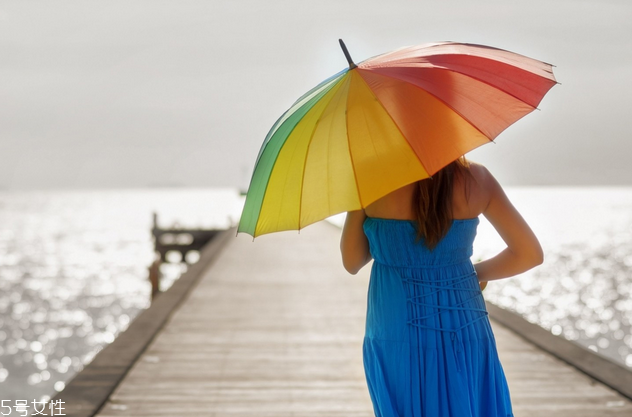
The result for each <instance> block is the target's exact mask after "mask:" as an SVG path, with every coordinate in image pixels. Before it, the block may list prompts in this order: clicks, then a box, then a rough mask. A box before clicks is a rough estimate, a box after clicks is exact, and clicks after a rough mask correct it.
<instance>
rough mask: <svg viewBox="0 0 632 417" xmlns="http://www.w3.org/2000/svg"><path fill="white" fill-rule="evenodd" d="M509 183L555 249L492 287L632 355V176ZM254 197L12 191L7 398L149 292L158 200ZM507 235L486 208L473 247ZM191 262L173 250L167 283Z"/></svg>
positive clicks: (45, 389)
mask: <svg viewBox="0 0 632 417" xmlns="http://www.w3.org/2000/svg"><path fill="white" fill-rule="evenodd" d="M507 194H508V195H509V197H510V199H511V201H512V202H513V203H514V204H515V205H516V207H517V208H518V209H519V211H520V212H521V213H522V215H523V216H524V217H525V219H526V220H527V222H528V223H529V224H530V225H531V227H532V228H533V230H534V232H535V233H536V235H537V236H538V238H539V239H540V241H541V243H542V246H543V248H544V252H545V262H544V264H543V265H541V266H539V267H537V268H535V269H534V270H532V271H529V272H528V273H525V274H522V275H519V276H516V277H512V278H508V279H504V280H499V281H493V282H490V283H489V285H488V287H487V289H486V290H485V291H484V295H485V297H486V299H487V300H489V301H491V302H493V303H495V304H497V305H499V306H501V307H503V308H507V309H510V310H512V311H515V312H517V313H519V314H520V315H522V316H523V317H525V318H526V319H527V320H529V321H530V322H533V323H537V324H539V325H540V326H542V327H543V328H545V329H547V330H549V331H551V332H552V333H553V334H556V335H559V336H561V337H566V338H567V339H570V340H573V341H574V342H577V343H580V344H582V345H584V346H587V347H589V348H590V349H592V350H594V351H596V352H599V353H601V354H604V355H606V356H608V357H609V358H610V359H612V360H614V361H616V362H618V363H621V364H623V365H624V366H629V367H632V336H631V328H630V323H631V322H632V298H631V296H630V294H631V293H632V188H606V187H599V188H548V187H533V188H526V187H514V188H507ZM242 206H243V198H242V197H240V196H239V194H238V192H237V191H236V190H233V189H142V190H106V191H63V192H60V191H48V192H2V193H0V400H11V401H12V402H10V403H11V404H13V401H15V400H18V399H28V400H29V403H30V401H32V400H33V399H44V400H45V399H48V398H50V397H52V396H53V395H54V394H55V393H56V392H57V391H59V390H61V389H63V388H64V386H65V384H66V383H67V382H68V381H69V380H70V379H72V377H73V376H74V375H75V374H76V373H77V372H79V371H80V370H81V369H83V367H84V366H85V365H86V364H87V363H89V362H90V361H91V360H92V358H93V357H94V356H95V355H96V354H97V353H98V352H99V351H100V350H101V349H102V348H103V347H104V346H106V345H107V344H109V343H111V342H112V341H113V340H114V339H115V338H116V336H117V335H118V334H119V333H120V332H122V331H124V330H125V329H126V328H127V326H128V325H129V323H130V322H131V321H132V320H133V319H134V317H136V316H137V315H138V313H139V312H140V311H142V310H143V309H145V308H147V307H148V306H149V304H150V292H151V286H150V284H149V282H148V280H147V267H148V266H149V264H151V262H152V260H153V257H154V254H153V243H152V237H151V233H150V231H151V225H152V224H151V221H152V212H157V213H158V214H159V222H160V225H161V226H162V227H168V226H172V225H175V224H176V223H177V224H179V225H180V226H186V227H200V228H227V227H230V226H232V225H235V224H236V223H237V221H238V218H239V214H240V212H241V207H242ZM342 220H344V219H343V217H341V216H337V217H335V218H332V219H331V221H332V222H334V223H336V222H337V223H338V224H340V222H341V221H342ZM296 238H297V239H301V236H300V235H298V234H297V235H296ZM503 248H504V244H503V241H502V239H500V237H499V236H498V235H497V234H496V232H495V231H494V229H493V227H492V226H491V225H490V224H489V223H488V222H487V221H486V220H485V218H484V217H482V216H481V224H480V225H479V228H478V235H477V238H476V241H475V244H474V256H473V260H474V261H477V260H481V259H486V258H488V257H490V256H493V255H495V254H496V253H497V252H499V251H500V250H502V249H503ZM185 269H186V267H185V266H183V265H168V264H164V265H163V267H162V271H161V272H162V274H163V281H162V283H161V285H162V288H161V289H162V290H165V289H167V288H168V287H169V286H170V285H171V283H172V282H173V281H174V280H175V279H177V277H178V276H179V275H180V273H181V272H182V271H183V270H185Z"/></svg>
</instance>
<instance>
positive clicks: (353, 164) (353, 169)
mask: <svg viewBox="0 0 632 417" xmlns="http://www.w3.org/2000/svg"><path fill="white" fill-rule="evenodd" d="M360 78H362V77H360ZM349 82H351V80H349ZM348 106H349V92H347V102H346V103H345V130H346V133H347V149H349V160H350V161H351V170H352V171H353V179H354V180H355V181H353V182H354V183H355V186H356V192H357V193H358V201H359V202H360V207H361V208H365V206H364V203H363V202H362V194H360V184H359V183H358V173H357V172H356V168H355V162H354V161H353V154H352V153H351V143H350V141H349V117H348V116H347V108H348Z"/></svg>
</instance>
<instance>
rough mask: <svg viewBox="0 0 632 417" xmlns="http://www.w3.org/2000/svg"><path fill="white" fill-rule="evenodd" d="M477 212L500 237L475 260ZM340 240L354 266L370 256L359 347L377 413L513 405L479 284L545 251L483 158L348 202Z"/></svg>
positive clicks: (470, 411) (482, 415)
mask: <svg viewBox="0 0 632 417" xmlns="http://www.w3.org/2000/svg"><path fill="white" fill-rule="evenodd" d="M480 214H483V215H484V216H485V217H486V218H487V219H488V220H489V222H490V223H491V224H492V225H493V226H494V228H495V229H496V230H497V231H498V233H499V234H500V236H501V237H502V239H503V240H504V241H505V243H506V244H507V248H506V249H505V250H503V251H502V252H500V253H499V254H498V255H496V256H494V257H493V258H491V259H488V260H485V261H482V262H479V263H476V264H474V265H472V262H471V261H470V257H471V256H472V242H473V240H474V236H475V235H476V227H477V225H478V223H479V220H478V216H479V215H480ZM340 248H341V252H342V260H343V264H344V267H345V269H346V270H347V271H349V272H350V273H351V274H356V273H357V272H358V271H359V270H360V269H361V268H362V267H363V266H364V265H366V264H367V263H368V262H369V261H370V260H371V259H374V263H373V267H372V270H371V280H370V284H369V290H368V305H367V321H366V333H365V339H364V345H363V356H364V368H365V374H366V378H367V383H368V387H369V393H370V396H371V400H372V401H373V407H374V410H375V415H376V416H378V417H396V416H397V417H413V416H414V417H422V416H424V417H448V416H450V417H496V416H502V417H508V416H513V413H512V408H511V400H510V395H509V389H508V387H507V382H506V379H505V375H504V372H503V369H502V366H501V364H500V361H499V359H498V353H497V351H496V341H495V339H494V335H493V333H492V329H491V327H490V324H489V320H488V317H487V311H486V308H485V303H484V300H483V297H482V293H481V291H482V288H484V286H485V285H486V284H487V281H491V280H496V279H501V278H506V277H510V276H513V275H516V274H519V273H521V272H524V271H527V270H529V269H531V268H533V267H534V266H536V265H539V264H541V263H542V260H543V254H542V248H541V246H540V244H539V242H538V240H537V238H536V237H535V235H534V234H533V232H532V231H531V229H530V228H529V226H528V225H527V223H526V222H525V221H524V219H523V218H522V216H520V214H519V213H518V211H517V210H516V209H515V208H514V206H513V205H512V204H511V202H510V201H509V199H508V198H507V196H506V195H505V193H504V192H503V189H502V188H501V186H500V185H499V184H498V182H497V181H496V180H495V178H494V177H493V176H492V175H491V174H490V173H489V171H488V170H487V169H486V168H485V167H484V166H482V165H480V164H475V163H469V162H468V161H467V160H466V159H465V158H464V157H461V158H460V159H459V160H457V161H455V162H453V163H451V164H450V165H448V166H447V167H445V168H443V169H442V170H441V171H439V172H438V173H437V174H435V175H434V176H433V178H432V179H426V180H423V181H419V182H417V183H413V184H410V185H408V186H405V187H403V188H400V189H398V190H396V191H394V192H392V193H391V194H389V195H387V196H385V197H383V198H381V199H379V200H378V201H375V202H374V203H372V204H370V205H369V206H367V207H366V209H365V210H360V211H353V212H349V213H348V214H347V219H346V222H345V225H344V229H343V232H342V238H341V242H340Z"/></svg>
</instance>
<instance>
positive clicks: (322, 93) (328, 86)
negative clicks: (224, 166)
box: [240, 80, 339, 237]
mask: <svg viewBox="0 0 632 417" xmlns="http://www.w3.org/2000/svg"><path fill="white" fill-rule="evenodd" d="M338 82H339V80H338V81H336V82H331V83H329V84H326V85H325V86H324V88H322V89H321V90H318V92H317V93H316V94H314V95H313V96H311V97H310V99H309V100H307V101H305V103H303V104H301V106H300V107H298V108H297V109H295V110H294V111H293V112H292V114H291V115H289V116H288V118H287V119H286V120H284V121H283V123H281V125H283V124H285V123H286V122H287V121H288V120H289V119H290V118H291V117H292V115H294V114H295V113H296V112H297V111H300V109H302V108H303V107H304V106H306V105H308V104H309V102H310V101H311V100H313V99H314V98H316V97H318V96H319V95H320V96H321V98H322V97H324V96H325V95H326V94H327V93H328V92H329V91H331V89H332V88H334V87H335V86H336V85H337V84H338ZM322 84H323V83H321V85H322ZM313 106H314V104H312V106H310V108H309V109H307V110H306V113H307V112H309V110H310V109H311V108H313ZM288 112H289V110H288V111H286V113H288ZM304 116H305V115H303V116H301V119H299V120H297V122H296V124H295V125H294V126H293V127H292V129H291V130H290V131H289V132H288V133H287V134H286V135H285V137H284V138H283V142H285V141H286V140H287V138H288V137H289V136H290V135H291V134H292V132H293V131H294V129H296V126H298V124H299V123H300V120H302V118H303V117H304ZM281 118H283V116H281ZM279 120H280V119H279ZM274 133H275V134H276V133H277V132H276V131H275V132H274ZM273 136H274V135H271V136H270V140H268V142H266V143H264V145H263V146H262V149H261V150H260V151H259V156H258V157H257V162H256V163H255V169H254V171H253V174H252V178H251V179H250V186H249V187H248V194H250V191H251V189H252V185H253V182H254V179H255V174H256V172H257V168H258V165H259V161H260V159H261V157H262V156H263V154H264V152H265V150H266V149H265V148H267V146H268V144H269V143H270V142H271V141H272V138H273ZM278 157H279V154H278V152H277V154H276V155H275V156H274V162H272V165H271V167H270V172H269V173H268V177H267V179H266V180H265V185H264V186H263V194H262V196H261V201H260V202H259V208H258V212H257V214H256V216H257V218H256V220H255V221H254V231H253V234H254V235H256V234H257V232H256V228H257V224H258V223H259V219H260V217H261V208H262V205H263V201H264V199H265V191H266V190H267V188H268V185H269V183H270V175H271V174H272V171H273V169H274V165H275V163H276V160H277V158H278ZM246 203H248V195H247V196H246ZM244 212H245V208H244V211H242V217H243V215H244ZM240 224H241V220H240ZM253 237H254V236H253Z"/></svg>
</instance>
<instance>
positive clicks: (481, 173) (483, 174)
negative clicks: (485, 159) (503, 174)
mask: <svg viewBox="0 0 632 417" xmlns="http://www.w3.org/2000/svg"><path fill="white" fill-rule="evenodd" d="M469 166H470V172H471V173H472V176H473V177H474V179H475V180H476V183H477V185H479V186H481V187H482V188H483V189H486V188H488V186H489V185H490V183H491V182H492V181H493V180H494V177H493V176H492V174H491V172H489V170H488V169H487V167H486V166H485V165H483V164H480V163H478V162H473V161H469Z"/></svg>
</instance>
